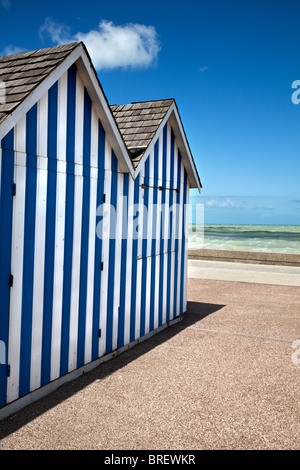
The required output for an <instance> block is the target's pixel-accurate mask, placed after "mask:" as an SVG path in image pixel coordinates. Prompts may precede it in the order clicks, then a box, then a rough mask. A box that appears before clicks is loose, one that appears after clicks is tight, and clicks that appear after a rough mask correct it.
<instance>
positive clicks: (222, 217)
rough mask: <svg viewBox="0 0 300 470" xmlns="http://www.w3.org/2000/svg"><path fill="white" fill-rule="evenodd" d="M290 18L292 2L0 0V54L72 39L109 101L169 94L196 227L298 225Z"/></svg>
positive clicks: (296, 42) (298, 12)
mask: <svg viewBox="0 0 300 470" xmlns="http://www.w3.org/2000/svg"><path fill="white" fill-rule="evenodd" d="M299 23H300V2H299V0H280V1H279V0H259V1H258V0H252V1H242V0H210V1H209V0H206V1H204V0H185V1H182V0H172V1H166V0H159V1H158V0H152V1H151V2H148V1H144V2H141V1H140V0H139V1H136V0H128V1H126V2H124V0H123V1H121V0H110V1H109V2H104V1H102V0H97V1H94V0H86V1H85V2H82V1H81V2H79V1H76V0H72V1H68V0H67V1H64V2H62V1H61V0H60V1H57V0H53V1H51V2H37V1H26V2H24V1H20V0H0V31H1V35H0V52H1V53H2V54H7V53H13V52H22V51H25V50H34V49H38V48H42V47H50V46H53V45H57V44H60V43H65V42H70V41H73V40H83V41H84V42H85V43H86V44H87V46H88V49H89V52H90V53H91V56H92V59H93V62H94V64H95V65H96V68H97V71H98V74H99V78H100V81H101V83H102V86H103V88H104V91H105V93H106V95H107V98H108V100H109V102H110V103H111V104H116V103H129V102H131V101H140V100H152V99H161V98H175V99H176V102H177V105H178V108H179V112H180V115H181V118H182V121H183V125H184V128H185V131H186V134H187V137H188V140H189V144H190V147H191V150H192V153H193V156H194V159H195V162H196V165H197V168H198V172H199V174H200V177H201V180H202V184H203V189H202V192H201V195H200V196H199V195H198V194H197V192H196V191H194V190H193V191H192V192H191V196H192V197H191V199H192V201H193V202H199V203H202V204H204V220H205V223H244V224H252V223H253V224H297V225H298V224H299V223H300V191H299V175H300V138H299V137H300V135H299V134H300V132H299V131H300V104H296V103H297V102H298V101H300V99H298V100H297V99H296V100H295V99H294V100H293V101H294V102H293V101H292V94H293V93H297V89H298V85H297V83H296V85H297V87H296V88H295V89H292V84H293V83H294V82H295V81H300V67H299V65H300V64H299V62H300V59H299V46H300V24H299ZM103 44H106V45H107V46H105V47H103ZM108 49H109V51H110V54H107V50H108ZM120 49H122V50H121V51H120ZM296 85H294V86H296ZM299 86H300V82H299ZM299 89H300V88H299ZM295 96H296V98H297V97H298V95H294V97H295ZM299 98H300V93H299Z"/></svg>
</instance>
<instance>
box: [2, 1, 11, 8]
mask: <svg viewBox="0 0 300 470" xmlns="http://www.w3.org/2000/svg"><path fill="white" fill-rule="evenodd" d="M1 5H2V6H3V7H4V8H5V9H6V10H9V8H11V1H10V0H1Z"/></svg>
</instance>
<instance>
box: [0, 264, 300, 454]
mask: <svg viewBox="0 0 300 470" xmlns="http://www.w3.org/2000/svg"><path fill="white" fill-rule="evenodd" d="M237 268H240V267H239V266H237V265H236V266H235V269H233V267H230V266H229V264H228V263H227V266H226V267H224V266H218V267H217V266H215V267H214V276H213V274H212V272H211V271H210V270H211V269H212V267H211V266H207V265H206V266H204V265H203V264H202V267H199V266H195V263H189V280H188V311H187V313H186V315H185V317H184V320H183V321H182V322H180V323H177V324H175V325H173V326H171V327H169V328H167V329H165V330H163V331H162V332H161V333H159V334H157V335H155V336H153V337H152V338H150V339H148V340H147V341H144V342H143V343H141V344H139V345H137V346H135V347H134V348H132V349H131V350H129V351H127V352H125V353H123V354H121V355H119V356H117V357H116V358H114V359H112V360H110V361H108V362H106V363H104V364H102V365H100V366H99V367H98V368H97V369H94V370H93V371H91V372H89V373H87V374H85V375H83V376H82V377H80V378H78V379H76V380H75V381H73V382H70V383H68V384H65V385H63V386H62V387H61V388H60V389H58V390H57V391H55V392H54V393H52V394H51V395H49V396H47V397H46V398H43V399H42V400H40V401H39V402H36V403H33V404H32V405H30V406H28V407H27V408H25V409H23V410H21V411H19V412H18V413H16V414H15V415H13V416H11V417H9V418H6V419H5V420H3V421H1V422H0V444H1V445H2V447H1V448H0V450H1V451H4V450H10V449H71V450H77V449H105V450H122V449H124V450H129V451H130V450H136V449H139V450H143V449H145V450H147V449H148V450H171V449H172V450H202V449H209V450H210V449H229V450H231V449H232V450H235V449H299V448H300V352H299V346H298V345H297V343H295V341H296V340H299V339H300V289H299V287H298V286H299V277H298V275H299V271H295V270H294V269H293V270H292V271H286V270H284V271H285V272H282V271H281V268H278V269H276V267H275V268H274V266H272V271H269V268H268V269H267V270H264V269H262V268H256V271H255V273H254V272H253V271H251V269H250V270H249V268H247V269H244V268H242V267H241V268H240V269H237ZM289 269H290V268H289ZM200 271H201V272H200ZM201 277H202V279H201ZM220 278H221V279H220ZM228 278H230V280H228ZM296 278H297V279H298V281H296ZM297 282H298V284H297ZM298 353H299V354H298Z"/></svg>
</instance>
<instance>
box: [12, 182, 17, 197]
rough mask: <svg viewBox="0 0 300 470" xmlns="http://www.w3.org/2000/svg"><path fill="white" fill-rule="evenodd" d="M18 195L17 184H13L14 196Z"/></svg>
mask: <svg viewBox="0 0 300 470" xmlns="http://www.w3.org/2000/svg"><path fill="white" fill-rule="evenodd" d="M16 194H17V185H16V183H13V196H15V195H16Z"/></svg>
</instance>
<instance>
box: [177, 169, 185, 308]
mask: <svg viewBox="0 0 300 470" xmlns="http://www.w3.org/2000/svg"><path fill="white" fill-rule="evenodd" d="M183 190H184V166H183V164H182V161H181V179H180V208H179V230H178V278H177V315H180V314H181V313H182V312H180V279H181V251H182V227H183Z"/></svg>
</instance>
